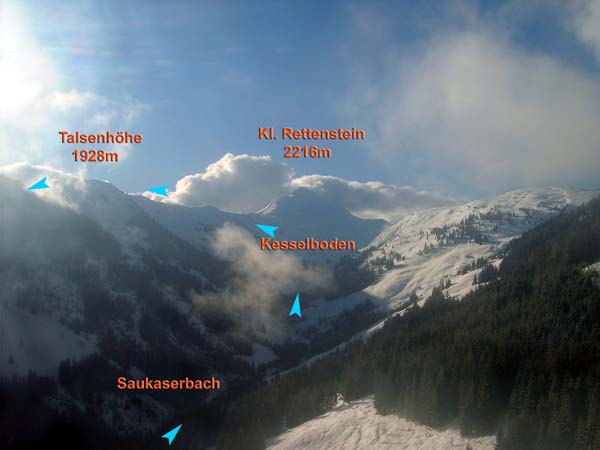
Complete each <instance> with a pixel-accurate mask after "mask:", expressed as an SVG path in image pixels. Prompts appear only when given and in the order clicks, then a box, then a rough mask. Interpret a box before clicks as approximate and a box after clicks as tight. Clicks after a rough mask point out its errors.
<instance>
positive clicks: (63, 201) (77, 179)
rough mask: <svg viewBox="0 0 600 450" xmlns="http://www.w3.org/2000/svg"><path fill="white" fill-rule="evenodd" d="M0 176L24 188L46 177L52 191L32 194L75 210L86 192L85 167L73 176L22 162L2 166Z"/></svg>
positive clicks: (43, 190) (38, 191)
mask: <svg viewBox="0 0 600 450" xmlns="http://www.w3.org/2000/svg"><path fill="white" fill-rule="evenodd" d="M0 175H4V176H6V177H7V178H10V179H12V180H16V181H19V182H20V183H21V185H22V186H23V188H27V187H29V186H31V185H32V184H34V183H36V182H37V181H39V180H41V179H42V178H43V177H46V184H48V186H50V189H42V190H35V191H32V194H34V195H38V196H39V197H41V198H44V199H45V200H48V201H51V202H53V203H56V204H58V205H61V206H63V207H68V208H71V209H75V210H77V209H78V208H79V205H78V203H77V201H76V199H77V198H79V197H80V196H81V194H85V192H86V185H85V166H84V167H83V168H82V169H81V170H80V171H79V173H78V174H76V175H73V174H70V173H67V172H63V171H61V170H57V169H54V168H52V167H49V166H38V165H32V164H29V163H26V162H21V163H13V164H9V165H5V166H0ZM74 193H76V195H74Z"/></svg>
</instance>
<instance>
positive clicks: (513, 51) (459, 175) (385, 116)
mask: <svg viewBox="0 0 600 450" xmlns="http://www.w3.org/2000/svg"><path fill="white" fill-rule="evenodd" d="M582 4H583V6H582V7H581V8H580V10H578V11H579V13H578V14H576V15H575V18H576V19H575V23H576V28H575V29H576V34H577V35H578V36H580V37H581V39H582V40H584V42H586V43H587V44H588V45H589V46H591V47H592V48H594V49H596V50H597V49H599V48H600V46H599V45H598V44H600V34H598V33H600V32H599V31H598V30H600V27H599V26H597V24H598V17H599V16H600V6H598V5H600V2H599V1H597V0H595V1H593V2H582ZM457 28H458V29H457ZM511 32H512V30H509V29H508V30H505V29H502V28H501V27H500V26H499V25H497V24H493V23H490V20H489V19H485V20H484V19H481V18H479V17H477V14H476V13H473V14H472V16H470V18H469V19H468V20H466V19H465V21H464V22H462V23H461V26H460V27H456V28H452V27H449V26H446V28H443V27H440V28H439V29H438V30H435V31H433V32H432V33H431V35H430V36H429V37H428V38H427V39H425V40H423V44H422V45H421V46H419V47H418V51H410V52H408V51H407V52H401V51H399V50H397V49H394V50H390V52H389V53H390V54H393V55H394V57H389V58H387V59H386V60H385V62H384V63H382V64H384V65H385V70H382V71H380V72H379V73H377V74H369V75H368V76H366V78H363V79H358V78H357V79H356V80H355V83H354V84H353V86H352V92H353V93H354V92H357V93H361V92H363V93H365V94H364V95H363V96H362V98H360V97H357V96H354V97H352V98H357V100H356V101H354V102H353V103H351V104H349V105H348V107H347V112H348V114H349V115H351V116H352V117H354V118H355V119H356V120H359V121H360V122H361V123H369V124H371V125H372V128H373V129H374V130H376V132H375V133H372V135H374V136H376V138H374V140H373V141H372V142H371V143H372V150H373V153H374V154H377V155H378V156H379V157H380V158H381V161H385V162H386V163H387V164H397V165H400V164H403V163H405V162H406V161H410V162H411V164H412V165H413V166H414V167H416V172H417V173H418V175H417V177H418V178H417V180H419V182H418V184H420V185H421V184H424V185H427V186H433V187H435V188H437V189H443V188H448V189H450V190H451V192H472V193H473V194H476V195H478V196H481V195H488V194H497V193H499V192H504V191H506V190H510V189H514V188H516V187H526V186H533V185H535V186H540V185H557V184H558V185H575V186H582V185H583V186H585V185H592V184H594V183H597V181H596V180H597V174H598V173H599V172H600V127H598V123H600V80H599V79H598V77H597V75H595V74H593V73H591V72H589V71H586V70H585V69H584V68H581V67H577V66H575V65H573V64H570V63H568V62H565V61H562V60H561V59H559V58H558V57H557V56H555V55H552V54H550V53H544V52H542V51H540V50H533V49H531V48H528V47H527V46H524V45H517V44H515V42H514V40H513V39H512V36H511Z"/></svg>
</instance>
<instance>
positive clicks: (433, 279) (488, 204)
mask: <svg viewBox="0 0 600 450" xmlns="http://www.w3.org/2000/svg"><path fill="white" fill-rule="evenodd" d="M598 194H599V193H598V192H597V191H587V190H578V189H563V188H540V189H531V190H518V191H513V192H508V193H506V194H503V195H501V196H499V197H496V198H494V199H490V200H478V201H474V202H470V203H467V204H464V205H461V206H453V207H449V208H436V209H431V210H427V211H421V212H415V213H412V214H411V215H409V216H408V217H405V218H404V219H402V220H400V221H399V222H397V223H395V224H394V225H392V226H390V227H388V228H386V229H385V230H384V231H383V232H382V233H380V234H379V236H377V237H376V238H375V239H374V240H373V241H372V242H371V244H369V245H368V246H367V248H368V249H369V250H370V251H371V254H370V256H369V261H370V262H371V263H373V262H375V261H376V260H377V258H382V257H386V256H387V257H389V255H390V254H392V253H395V254H399V255H401V256H403V257H404V260H401V261H398V260H396V261H395V264H394V268H393V269H391V270H387V271H383V272H382V276H381V278H380V279H379V281H378V282H377V283H375V284H374V285H373V286H370V287H369V288H367V289H366V290H365V293H366V294H370V295H373V296H374V297H377V298H385V299H388V300H389V304H390V306H391V307H395V306H397V305H398V304H399V303H402V302H403V301H404V300H405V299H406V298H408V297H409V296H410V294H411V293H413V292H415V293H417V295H419V296H420V297H424V296H426V295H428V294H429V293H431V289H432V288H433V287H435V286H437V285H439V282H440V280H441V279H442V278H450V280H451V283H452V286H451V287H450V288H449V289H448V293H449V294H450V295H453V296H462V295H464V294H465V293H467V292H468V291H469V290H470V289H471V285H472V280H473V275H474V274H475V273H477V271H475V272H471V273H467V274H464V275H460V274H459V271H460V270H461V269H462V268H463V267H464V266H465V265H466V264H467V263H471V262H473V261H475V260H476V259H477V258H490V257H491V256H492V255H494V254H495V253H496V252H497V251H498V250H500V249H501V248H502V247H503V245H505V244H506V243H507V242H508V241H510V240H511V239H513V238H515V237H517V236H519V235H520V234H521V233H523V232H524V231H526V230H528V229H529V228H531V227H532V226H535V225H536V224H539V223H541V222H543V221H545V220H547V219H548V218H550V217H551V216H553V215H554V214H557V213H558V212H559V211H561V210H563V209H564V208H566V207H570V206H575V205H579V204H582V203H584V202H587V201H589V200H591V199H592V198H593V197H594V196H596V195H598ZM461 223H462V224H463V225H462V227H461ZM465 224H466V225H465ZM477 242H479V243H477ZM492 262H493V261H492ZM496 263H497V261H496Z"/></svg>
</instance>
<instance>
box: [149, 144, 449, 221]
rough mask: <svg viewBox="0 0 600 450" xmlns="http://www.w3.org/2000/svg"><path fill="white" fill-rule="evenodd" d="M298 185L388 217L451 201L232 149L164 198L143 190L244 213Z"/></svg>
mask: <svg viewBox="0 0 600 450" xmlns="http://www.w3.org/2000/svg"><path fill="white" fill-rule="evenodd" d="M298 188H306V189H310V190H312V191H313V192H315V193H316V194H317V195H319V196H321V197H322V198H323V199H324V200H326V201H329V202H332V203H335V204H336V205H340V206H342V207H344V208H346V209H348V211H350V212H351V213H353V214H355V215H357V216H359V217H364V218H384V219H386V220H388V221H395V220H398V219H399V218H400V217H402V216H404V215H406V214H407V213H409V212H411V211H415V210H419V209H426V208H432V207H436V206H443V205H449V204H452V203H454V202H453V200H451V199H449V198H447V197H443V196H441V195H437V194H432V193H428V192H423V191H417V190H415V189H413V188H411V187H397V186H394V185H388V184H383V183H380V182H374V181H372V182H367V183H361V182H358V181H349V180H344V179H342V178H338V177H332V176H323V175H306V176H302V177H296V178H294V171H293V170H292V169H291V168H290V167H289V166H287V165H286V164H282V163H278V162H275V161H273V160H272V158H271V157H270V156H252V155H233V154H231V153H227V154H226V155H224V156H223V157H222V158H221V159H220V160H218V161H217V162H215V163H213V164H210V165H209V166H208V167H207V168H206V170H204V171H203V172H199V173H196V174H193V175H188V176H186V177H184V178H182V179H181V180H179V181H177V184H176V187H175V190H174V191H172V192H170V193H169V197H168V198H163V197H160V196H158V195H155V194H151V193H145V194H144V195H145V196H147V197H149V198H151V199H153V200H156V201H164V202H171V203H177V204H180V205H185V206H214V207H216V208H219V209H221V210H224V211H228V212H236V213H248V212H255V211H258V210H259V209H261V208H263V207H264V206H266V205H267V204H268V203H269V202H271V201H273V200H275V199H277V198H279V197H281V196H283V195H286V194H288V193H290V192H291V191H293V190H294V189H298Z"/></svg>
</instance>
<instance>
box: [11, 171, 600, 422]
mask: <svg viewBox="0 0 600 450" xmlns="http://www.w3.org/2000/svg"><path fill="white" fill-rule="evenodd" d="M49 184H50V185H51V186H52V187H51V189H48V190H44V191H39V192H28V191H26V190H25V189H24V186H23V182H21V181H15V180H12V179H8V178H6V177H4V176H0V189H1V190H2V193H3V195H2V197H1V198H0V283H1V285H2V294H1V298H0V312H1V314H0V375H9V376H10V375H13V374H17V375H24V374H26V373H27V372H28V371H29V370H32V371H34V372H36V373H38V374H44V375H49V376H51V377H57V376H58V367H59V364H60V363H61V362H64V361H65V360H67V359H69V360H70V361H77V360H81V359H82V358H86V357H87V356H89V355H92V354H99V355H102V357H103V358H105V359H106V360H107V361H110V362H111V364H114V367H115V368H118V369H114V370H118V371H120V373H124V374H127V375H128V376H134V375H137V376H142V375H143V374H148V373H151V374H152V375H153V376H155V377H159V376H162V377H178V376H185V374H186V373H188V372H190V370H191V371H194V372H195V373H196V374H199V373H202V374H205V375H211V376H220V377H221V378H222V380H223V381H224V382H225V385H227V380H231V381H232V382H233V380H237V381H235V382H241V381H243V380H244V379H245V377H247V376H255V375H249V374H253V373H254V372H252V370H251V369H250V367H251V366H250V364H249V363H251V362H252V361H255V362H260V361H261V360H264V361H271V365H272V367H275V366H276V364H277V362H276V361H274V362H273V361H272V360H273V358H275V355H274V354H273V353H272V350H274V351H275V353H276V354H277V355H280V354H281V352H282V351H283V352H284V353H285V352H286V350H282V349H281V348H280V349H279V353H278V352H277V349H275V347H272V346H273V345H274V343H273V342H270V341H269V340H268V338H267V337H266V336H265V335H262V334H261V333H260V331H259V330H253V329H250V328H248V327H247V326H245V325H246V324H244V323H243V317H242V316H231V315H228V314H226V313H224V312H223V308H222V306H221V305H220V304H215V305H212V306H211V308H209V309H203V310H201V311H198V310H197V308H196V306H195V304H194V301H193V296H194V295H196V294H211V293H212V294H214V295H215V296H218V295H219V293H220V292H223V291H224V290H226V289H227V287H228V286H229V285H230V284H231V281H232V278H231V277H232V276H234V275H232V272H231V270H230V269H231V267H230V264H231V263H230V262H228V261H225V260H223V259H222V258H220V257H219V256H217V255H215V254H214V253H213V252H212V249H211V246H210V245H209V244H210V241H211V233H213V232H214V230H216V229H219V228H220V227H222V226H223V225H224V224H226V223H233V224H236V225H237V226H239V227H241V228H244V229H245V230H247V231H249V232H250V233H251V235H253V236H254V237H256V238H258V237H262V236H264V235H263V234H262V232H261V231H260V230H258V229H257V228H256V226H255V224H257V223H261V224H266V225H275V226H278V227H279V230H278V231H277V237H278V238H281V239H303V238H306V237H313V238H315V239H331V238H333V237H337V238H338V239H344V240H355V241H356V243H357V246H359V247H361V248H362V252H361V253H360V254H359V253H357V254H354V255H348V256H349V257H350V258H353V259H354V260H355V261H356V264H357V265H361V267H363V268H367V269H368V270H370V271H373V272H375V274H376V277H375V281H374V283H372V285H370V286H368V287H366V288H365V289H363V290H361V291H359V292H355V293H353V294H351V295H348V296H344V297H340V298H337V299H331V298H328V299H325V297H323V298H320V299H319V298H313V299H312V300H311V301H310V302H308V303H307V304H306V309H305V310H304V311H303V320H302V321H299V322H298V323H294V322H288V321H287V314H286V313H285V311H284V310H285V309H286V308H288V309H289V305H287V303H286V304H282V305H281V308H282V311H284V312H283V313H282V315H283V316H284V317H283V319H282V323H283V322H285V326H286V327H290V328H289V329H290V334H289V336H290V341H289V342H288V343H286V345H292V346H293V345H296V343H298V344H302V345H305V344H306V343H307V342H308V343H310V341H311V339H319V336H323V333H327V332H328V331H329V330H330V329H332V328H335V327H339V326H340V325H339V324H340V322H339V319H338V318H339V317H342V315H343V314H347V313H348V311H350V310H351V309H352V308H358V307H359V306H360V305H361V304H362V303H363V302H364V301H365V300H366V299H370V300H371V301H372V302H373V304H374V305H375V307H377V308H378V310H379V311H381V312H390V311H393V310H394V309H395V308H397V307H399V306H401V305H402V304H403V303H404V302H405V301H406V300H407V299H408V297H409V296H410V295H411V294H412V293H414V294H416V295H417V296H419V297H420V298H422V297H424V296H425V295H426V294H429V293H430V292H431V288H432V287H433V286H437V285H438V284H439V283H440V281H441V280H442V279H444V280H449V281H450V282H449V283H448V285H447V286H446V287H445V288H446V289H448V292H449V293H450V294H451V295H457V296H459V295H462V294H464V293H465V292H468V291H469V290H470V289H471V286H472V280H473V275H474V274H477V271H478V270H479V268H477V267H475V266H471V265H473V264H474V263H476V262H477V260H478V259H479V258H484V259H486V258H487V259H489V258H492V257H495V256H494V255H496V253H497V252H498V250H499V249H501V248H502V245H504V243H505V242H507V241H508V240H510V239H511V238H513V237H515V236H517V235H519V234H520V233H522V232H523V231H525V230H527V229H528V228H529V227H531V226H533V225H535V224H536V223H539V222H541V221H543V220H546V219H547V218H548V217H550V216H552V215H554V214H555V213H557V212H558V211H560V210H562V209H563V208H565V207H569V206H571V205H577V204H580V203H582V202H585V201H587V200H589V199H591V198H592V197H593V196H595V195H596V194H597V192H592V191H583V190H577V189H558V188H547V189H532V190H521V191H515V192H511V193H507V194H504V195H502V196H499V197H497V198H495V199H492V200H488V201H476V202H471V203H468V204H465V205H458V206H452V207H442V208H435V209H427V210H421V211H414V212H413V213H411V214H410V215H408V216H406V217H405V218H403V219H402V220H400V221H399V222H397V223H395V224H388V223H387V222H386V221H384V220H376V219H361V218H358V217H356V216H353V215H352V214H350V213H349V212H348V211H347V210H346V209H344V208H342V207H340V206H338V205H335V204H332V203H330V202H327V201H325V200H323V199H322V198H320V197H319V196H317V195H315V194H314V193H313V192H311V191H310V190H308V189H298V190H296V191H294V192H292V193H291V194H289V195H287V196H284V197H282V198H280V199H277V200H276V201H274V202H272V203H271V204H269V205H268V206H267V207H265V208H264V209H262V210H261V211H258V212H256V213H252V214H232V213H226V212H223V211H220V210H218V209H216V208H213V207H202V208H188V207H184V206H179V205H174V204H169V203H159V202H155V201H152V200H150V199H148V198H145V197H142V196H137V195H127V194H125V193H123V192H121V191H119V190H118V189H117V188H115V187H114V186H112V185H111V184H110V183H106V182H101V181H96V180H89V181H81V180H77V179H74V178H64V179H61V178H60V177H54V179H52V178H49ZM256 245H257V246H258V240H257V244H256ZM327 253H332V252H327ZM298 256H300V257H306V256H307V255H298ZM340 256H341V255H320V254H319V256H318V257H317V258H310V257H308V258H305V261H304V263H305V264H318V265H320V264H322V263H326V264H327V266H328V268H327V269H326V270H332V271H335V270H336V268H337V264H338V260H339V257H340ZM298 290H301V286H299V287H298ZM215 298H218V297H215ZM354 311H355V313H357V314H358V313H361V311H367V309H364V308H363V309H360V308H359V309H355V310H354ZM369 317H370V316H369ZM373 317H375V316H373ZM284 319H285V320H284ZM336 320H338V321H337V322H336ZM345 320H346V319H345ZM348 320H349V319H348ZM365 320H366V321H367V323H365V327H367V326H369V325H373V323H368V320H371V319H365ZM350 322H351V320H350ZM361 323H362V322H361ZM353 326H354V327H356V325H353ZM340 336H341V335H340ZM332 339H333V338H332ZM327 342H329V341H327ZM331 342H332V343H333V344H337V343H338V342H336V341H335V339H334V340H332V341H331ZM279 344H281V343H279ZM279 344H278V345H279ZM271 347H272V348H271ZM286 348H287V347H286ZM265 352H266V353H270V356H268V357H267V358H263V357H264V354H265ZM288 353H289V354H290V355H292V354H293V352H291V353H290V352H288ZM261 354H262V356H261ZM261 358H262V359H261ZM111 370H112V369H111ZM67 397H68V398H66V399H65V398H63V399H61V400H60V402H59V403H61V404H63V403H65V402H66V403H67V404H72V405H75V404H78V402H79V401H80V400H81V399H76V398H73V397H69V396H67ZM108 398H109V397H107V399H108ZM54 401H58V400H56V399H55V400H54ZM107 401H108V400H107ZM146 403H147V402H146ZM146 403H144V404H145V405H146ZM146 407H148V406H146ZM161 408H162V409H161ZM164 408H166V409H164ZM150 409H153V410H154V411H155V413H156V424H158V423H159V422H160V420H162V419H161V418H163V419H164V417H167V416H169V414H172V413H173V411H171V410H170V409H169V407H166V406H164V405H163V407H158V406H156V405H155V406H152V407H150ZM97 413H98V414H100V411H97ZM110 423H112V419H111V421H110ZM145 423H146V422H145ZM110 426H111V427H113V425H110ZM128 426H129V428H127V427H126V429H125V430H121V431H119V432H122V433H132V432H136V427H135V425H133V424H131V425H128ZM138 431H139V430H138Z"/></svg>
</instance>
